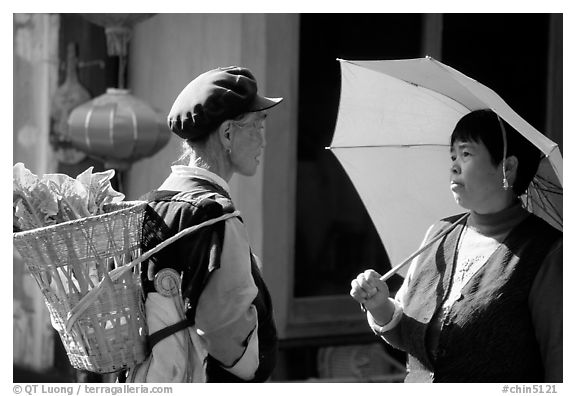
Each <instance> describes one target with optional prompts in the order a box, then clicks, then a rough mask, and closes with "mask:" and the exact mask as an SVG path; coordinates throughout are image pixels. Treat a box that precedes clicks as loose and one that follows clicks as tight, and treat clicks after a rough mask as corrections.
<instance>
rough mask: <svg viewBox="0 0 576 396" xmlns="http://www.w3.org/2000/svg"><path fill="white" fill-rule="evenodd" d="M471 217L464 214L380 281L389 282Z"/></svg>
mask: <svg viewBox="0 0 576 396" xmlns="http://www.w3.org/2000/svg"><path fill="white" fill-rule="evenodd" d="M469 215H470V213H464V214H463V215H462V216H461V217H460V218H459V219H458V220H457V221H456V222H454V224H452V225H451V226H450V227H448V228H447V229H445V230H444V231H442V232H441V233H440V234H438V235H436V236H435V237H434V238H432V240H431V241H430V242H428V243H427V244H426V245H424V246H422V247H421V248H420V249H418V250H417V251H415V252H414V253H412V254H411V255H410V256H409V257H408V258H406V259H405V260H404V261H402V262H401V263H400V264H398V265H397V266H396V267H394V268H392V269H391V270H390V271H388V272H386V273H385V274H384V275H382V276H381V277H380V280H381V281H387V280H388V279H390V277H392V275H394V274H395V273H396V272H398V271H399V270H400V269H401V268H402V267H404V266H406V264H408V263H409V262H411V261H412V260H413V259H414V257H416V256H418V255H419V254H420V253H422V252H423V251H424V250H426V249H428V248H429V247H430V245H432V244H433V243H434V242H436V241H437V240H439V239H440V238H442V237H443V236H444V235H446V234H448V233H449V232H450V231H452V230H453V229H454V227H456V226H457V225H458V223H460V222H461V221H462V220H464V219H466V218H467V217H468V216H469Z"/></svg>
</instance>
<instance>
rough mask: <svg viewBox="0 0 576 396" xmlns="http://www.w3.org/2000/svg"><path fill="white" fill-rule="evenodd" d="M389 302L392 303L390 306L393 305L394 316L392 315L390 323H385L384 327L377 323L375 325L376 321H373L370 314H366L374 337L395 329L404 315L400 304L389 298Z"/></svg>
mask: <svg viewBox="0 0 576 396" xmlns="http://www.w3.org/2000/svg"><path fill="white" fill-rule="evenodd" d="M389 300H390V301H391V302H392V304H394V314H392V319H390V321H389V322H388V323H386V324H385V325H383V326H382V325H379V324H378V323H376V321H375V320H374V317H372V315H371V314H370V312H367V313H366V317H367V318H368V324H369V325H370V328H371V329H372V331H373V332H374V334H376V335H382V333H385V332H387V331H389V330H392V329H393V328H394V327H396V325H398V323H399V322H400V319H401V318H402V314H403V313H404V310H403V309H402V305H400V303H399V302H398V301H396V300H394V299H392V298H389Z"/></svg>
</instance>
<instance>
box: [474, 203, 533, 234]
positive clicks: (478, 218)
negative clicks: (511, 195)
mask: <svg viewBox="0 0 576 396" xmlns="http://www.w3.org/2000/svg"><path fill="white" fill-rule="evenodd" d="M529 214H530V213H529V212H528V211H527V210H526V209H524V208H523V207H522V202H521V201H520V200H517V201H516V202H514V204H513V205H512V206H509V207H508V208H506V209H504V210H501V211H500V212H496V213H489V214H479V213H476V212H471V213H470V217H469V218H468V222H467V225H468V226H469V227H470V228H472V229H474V230H475V231H477V232H478V233H480V234H483V235H486V236H491V235H497V234H502V233H504V232H507V231H510V230H511V229H512V228H514V227H515V226H517V225H518V224H520V223H521V222H522V221H523V220H524V219H526V218H527V217H528V216H529Z"/></svg>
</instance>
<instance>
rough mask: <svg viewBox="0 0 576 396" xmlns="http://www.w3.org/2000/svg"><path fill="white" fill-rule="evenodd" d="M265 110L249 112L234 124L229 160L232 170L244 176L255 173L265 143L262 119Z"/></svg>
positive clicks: (264, 115)
mask: <svg viewBox="0 0 576 396" xmlns="http://www.w3.org/2000/svg"><path fill="white" fill-rule="evenodd" d="M265 119H266V112H264V111H259V112H255V113H250V115H249V116H248V118H247V119H245V120H244V121H242V122H239V123H236V124H235V125H234V128H235V129H234V133H233V135H232V145H231V150H232V152H231V153H230V161H231V163H232V166H233V168H234V171H235V172H237V173H240V174H241V175H244V176H253V175H254V174H255V173H256V169H257V168H258V164H259V163H260V160H259V157H260V155H261V154H262V151H263V149H264V145H265V143H266V142H265V139H264V120H265Z"/></svg>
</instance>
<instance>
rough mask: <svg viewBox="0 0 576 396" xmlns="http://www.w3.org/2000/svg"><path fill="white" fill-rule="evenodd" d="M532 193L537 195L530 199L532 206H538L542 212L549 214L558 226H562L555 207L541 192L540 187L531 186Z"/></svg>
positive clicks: (560, 217)
mask: <svg viewBox="0 0 576 396" xmlns="http://www.w3.org/2000/svg"><path fill="white" fill-rule="evenodd" d="M533 195H537V199H535V198H532V199H530V203H531V204H532V206H534V205H535V206H537V207H538V208H540V209H541V210H542V211H543V212H544V213H546V214H547V215H549V216H550V218H551V220H553V221H555V222H556V223H557V224H558V225H559V226H560V227H562V216H561V215H560V213H559V212H558V210H557V209H556V207H555V206H554V205H553V204H552V202H551V201H550V199H549V198H548V197H547V196H546V194H543V193H542V192H541V191H540V189H539V188H538V187H537V186H535V187H534V188H533ZM546 203H547V204H548V207H546V205H545V204H546Z"/></svg>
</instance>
